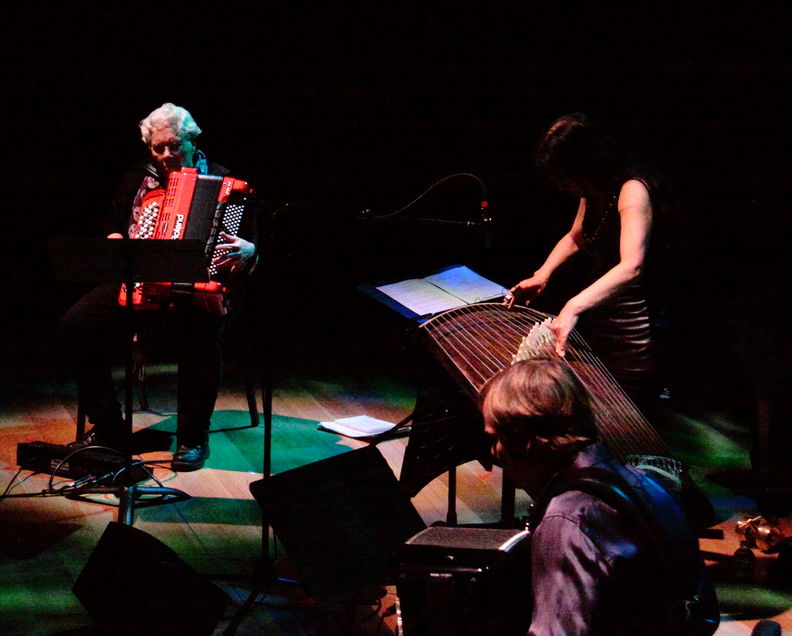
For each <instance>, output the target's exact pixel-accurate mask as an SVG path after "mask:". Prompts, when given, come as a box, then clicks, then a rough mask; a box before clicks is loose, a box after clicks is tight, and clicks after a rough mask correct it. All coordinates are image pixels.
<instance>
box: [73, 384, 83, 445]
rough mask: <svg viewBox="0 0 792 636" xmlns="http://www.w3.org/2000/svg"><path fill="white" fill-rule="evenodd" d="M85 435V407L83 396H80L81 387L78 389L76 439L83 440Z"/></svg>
mask: <svg viewBox="0 0 792 636" xmlns="http://www.w3.org/2000/svg"><path fill="white" fill-rule="evenodd" d="M83 437H85V409H84V408H83V404H82V397H81V396H80V391H79V389H78V390H77V437H76V438H75V439H76V440H81V439H82V438H83Z"/></svg>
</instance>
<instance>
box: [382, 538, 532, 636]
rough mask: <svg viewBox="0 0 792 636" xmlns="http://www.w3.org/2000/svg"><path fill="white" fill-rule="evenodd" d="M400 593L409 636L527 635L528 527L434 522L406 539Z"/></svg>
mask: <svg viewBox="0 0 792 636" xmlns="http://www.w3.org/2000/svg"><path fill="white" fill-rule="evenodd" d="M399 561H400V565H399V578H398V583H397V586H396V587H397V592H398V596H399V611H400V614H401V623H402V626H403V630H404V631H403V633H404V634H405V636H452V635H454V636H457V635H468V636H478V635H479V634H503V635H511V634H514V635H515V636H516V635H517V634H526V633H527V632H528V627H529V625H530V621H531V609H530V608H531V576H530V574H531V562H530V536H529V534H528V531H527V530H507V529H496V528H465V527H432V528H427V529H426V530H424V531H422V532H419V533H418V534H417V535H415V536H414V537H412V538H410V539H409V540H408V541H407V542H405V544H404V546H403V547H402V549H401V550H400V554H399Z"/></svg>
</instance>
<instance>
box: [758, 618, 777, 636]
mask: <svg viewBox="0 0 792 636" xmlns="http://www.w3.org/2000/svg"><path fill="white" fill-rule="evenodd" d="M751 636H781V625H779V624H778V623H776V622H775V621H769V620H761V621H759V622H758V623H757V624H756V625H754V628H753V630H752V631H751Z"/></svg>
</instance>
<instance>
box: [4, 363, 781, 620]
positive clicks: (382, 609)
mask: <svg viewBox="0 0 792 636" xmlns="http://www.w3.org/2000/svg"><path fill="white" fill-rule="evenodd" d="M39 362H42V361H41V360H39ZM44 362H46V361H44ZM346 362H347V363H348V364H344V363H338V362H336V363H334V364H332V365H323V364H321V363H320V362H316V361H315V362H313V363H310V364H293V365H290V368H288V369H277V370H276V373H275V392H274V401H273V413H274V423H273V448H272V461H273V472H274V473H279V472H282V471H284V470H289V469H291V468H296V467H298V466H302V465H305V464H310V463H311V462H314V461H318V460H320V459H323V458H325V457H330V456H332V455H336V454H339V453H341V452H346V451H348V450H350V449H353V448H357V447H360V446H362V444H361V443H360V442H357V441H355V440H352V439H350V438H346V437H342V436H338V435H335V434H331V433H327V432H321V431H319V430H317V423H318V422H320V421H324V420H331V419H334V418H339V417H346V416H352V415H362V414H367V415H370V416H373V417H376V418H380V419H384V420H388V421H391V422H397V421H399V420H401V419H402V418H403V417H405V416H406V415H408V414H409V413H410V412H411V411H412V409H413V407H414V404H415V396H416V387H415V385H414V384H413V382H412V381H411V380H410V379H409V377H407V378H406V377H405V374H400V373H395V374H394V373H390V372H389V371H388V369H387V365H384V366H382V367H381V369H379V370H378V365H377V364H374V363H372V361H368V363H366V364H359V363H358V362H356V361H355V360H353V359H350V360H347V361H346ZM46 366H47V365H46V364H37V365H29V364H21V365H19V366H15V367H9V366H7V367H6V368H5V370H4V374H3V375H4V379H3V385H2V389H0V394H2V406H1V407H0V474H1V475H2V479H1V480H0V492H1V491H2V490H7V492H6V495H7V496H6V497H5V498H4V499H3V500H1V501H0V534H2V541H0V550H2V556H3V559H2V562H0V590H2V593H0V633H2V634H26V635H34V634H42V635H44V634H47V635H49V634H81V633H91V632H90V625H91V622H92V621H91V618H90V616H89V615H88V614H87V612H86V611H85V610H84V609H83V607H82V606H81V605H80V603H79V602H78V600H77V599H76V598H75V596H74V595H73V593H72V591H71V588H72V585H73V584H74V581H75V579H76V578H77V576H78V575H79V574H80V572H81V571H82V569H83V567H84V566H85V563H86V561H87V559H88V557H89V556H90V555H91V553H92V551H93V550H94V548H95V546H96V544H97V542H98V540H99V538H100V537H101V536H102V534H103V532H104V531H105V529H106V527H107V525H108V523H109V522H111V521H113V520H115V519H116V516H117V507H116V505H115V503H116V500H115V498H114V497H112V496H110V495H97V496H95V502H85V501H74V500H70V499H66V498H64V497H62V496H49V497H44V496H22V495H35V494H37V493H41V492H42V491H44V490H46V489H47V488H48V484H49V481H50V477H49V476H48V475H44V474H31V473H30V472H29V471H22V472H21V473H19V474H17V471H18V466H17V460H16V451H17V444H19V443H21V442H30V441H47V442H52V443H57V444H65V443H67V442H69V441H71V440H72V439H73V438H74V421H75V412H76V403H75V391H74V386H73V384H71V383H70V382H69V381H68V379H67V378H66V377H64V376H63V375H62V374H59V373H54V372H52V370H51V369H50V372H44V373H42V372H41V371H40V369H41V368H46ZM172 372H173V369H172V367H169V366H167V365H153V366H151V367H150V368H149V391H150V401H151V408H152V409H153V410H152V411H149V412H140V413H136V415H135V429H136V431H148V433H149V434H151V437H152V439H159V440H160V441H161V440H165V442H166V443H171V444H172V439H171V437H169V436H168V435H169V433H172V432H173V430H174V429H175V417H174V409H175V401H174V398H173V386H172ZM675 408H676V405H674V404H673V400H672V408H671V411H672V417H670V418H669V422H670V424H669V425H667V427H666V429H665V430H663V431H661V432H662V433H663V435H664V436H666V439H667V441H668V442H669V444H670V445H671V447H672V449H674V451H675V452H676V453H677V454H678V456H680V458H681V459H683V460H684V461H686V462H687V463H688V464H689V465H690V466H691V472H692V475H693V477H694V478H695V479H696V480H697V481H698V482H699V483H700V484H701V485H702V488H703V490H704V491H705V492H706V494H707V495H708V497H709V498H710V500H711V502H712V503H713V505H714V507H715V509H716V512H717V514H718V519H719V522H718V524H717V526H715V527H716V528H717V529H720V530H722V531H723V534H724V538H723V539H703V540H702V549H703V550H705V551H706V552H707V553H708V556H709V557H710V559H711V561H710V562H711V564H712V566H713V573H714V575H715V577H716V580H717V584H718V591H719V595H720V598H721V603H722V610H723V620H722V624H721V627H720V628H719V630H718V634H719V635H732V634H734V635H737V634H749V633H750V632H751V629H752V627H753V625H755V624H756V622H757V621H758V620H760V619H762V618H772V619H775V620H778V621H779V622H780V623H781V624H782V626H783V628H784V630H785V631H784V633H790V634H792V610H791V609H790V608H792V590H790V589H789V588H788V587H784V586H783V585H780V584H777V583H776V582H775V580H774V578H773V573H774V571H775V570H776V569H777V568H775V566H776V557H774V556H769V555H763V554H761V553H759V552H758V551H757V553H756V554H757V556H758V566H757V576H756V577H755V579H754V580H751V581H743V582H739V581H736V580H734V578H733V577H732V576H731V575H730V567H729V565H730V557H731V555H732V553H733V552H734V551H735V549H736V548H737V546H738V539H737V536H736V534H735V532H734V528H735V522H736V521H737V520H738V519H740V518H741V517H743V516H744V515H752V514H754V513H755V512H756V503H755V501H754V500H753V499H751V498H750V497H748V496H745V495H741V494H739V493H738V492H736V490H735V489H733V488H730V486H729V485H728V484H727V483H725V482H724V480H722V479H721V480H718V479H716V473H717V474H718V475H722V474H726V473H729V472H731V473H740V472H741V471H746V470H747V469H748V467H749V460H748V447H749V445H750V438H751V436H750V432H749V431H747V429H746V427H745V426H744V425H743V424H742V423H741V422H739V421H736V420H735V419H734V418H732V417H731V416H730V414H728V413H726V414H724V413H720V412H716V411H713V412H701V411H700V410H697V411H696V412H687V411H685V410H684V409H683V410H674V409H675ZM247 418H248V414H247V407H246V403H245V400H244V393H243V391H242V390H241V381H240V377H239V374H238V373H235V372H234V369H233V368H232V369H229V371H228V372H227V374H226V377H225V379H224V381H223V385H222V390H221V393H220V397H219V399H218V403H217V407H216V412H215V416H214V418H213V429H218V430H217V432H214V433H213V434H212V435H211V449H212V456H211V458H210V459H209V461H208V463H207V466H206V467H205V468H204V469H202V470H200V471H197V472H194V473H187V474H176V473H173V472H171V471H170V470H169V469H168V467H167V463H162V464H161V465H159V466H156V467H154V468H153V470H154V474H155V475H156V477H157V478H158V479H159V480H160V481H161V482H162V483H163V484H164V485H166V486H168V487H172V488H177V489H179V490H182V491H184V492H186V493H188V494H189V495H190V496H191V498H190V499H189V500H186V501H182V502H176V503H170V504H167V505H163V506H154V507H147V508H143V507H140V508H137V509H136V511H135V513H136V515H135V523H134V526H135V527H136V528H137V529H139V530H142V531H144V532H145V533H147V534H149V535H151V536H153V537H155V538H156V539H158V540H159V541H161V542H162V543H164V544H165V545H167V546H168V547H170V548H171V549H173V550H174V551H175V552H176V553H177V554H178V555H179V556H180V557H181V558H182V559H183V560H184V561H186V562H187V563H188V564H189V565H190V566H191V567H192V568H193V569H194V570H195V571H196V572H198V573H200V574H202V575H205V576H206V577H209V578H211V580H212V581H214V582H215V584H217V585H219V586H220V587H222V588H223V589H225V590H226V591H227V592H228V593H229V594H230V595H231V597H232V599H233V601H234V604H233V605H231V606H229V608H228V610H227V613H226V617H225V619H224V620H223V621H221V622H220V623H219V624H218V626H217V628H216V630H215V631H216V633H218V634H219V633H223V631H224V630H225V629H226V627H227V626H228V625H229V622H230V619H231V618H232V617H233V616H234V614H235V612H236V611H237V610H238V609H239V607H240V605H241V604H242V602H243V601H244V600H245V599H246V598H247V596H248V594H249V591H250V590H251V589H252V587H253V583H252V578H251V575H252V573H253V571H254V568H255V566H256V564H257V563H258V562H259V557H260V555H261V542H262V530H261V521H260V510H259V507H258V505H257V504H256V502H255V501H254V500H253V499H252V497H251V494H250V491H249V484H250V483H251V482H253V481H256V480H258V479H260V478H261V471H262V454H263V451H262V428H261V427H259V428H256V429H253V428H248V429H239V430H230V431H221V430H219V429H224V428H235V427H237V426H244V424H245V423H246V421H247ZM138 435H139V433H138ZM405 445H406V439H405V438H397V439H392V440H389V441H386V442H383V443H381V444H379V445H378V448H379V450H380V452H381V453H382V455H383V456H384V457H385V458H386V460H387V462H388V464H389V465H390V466H391V468H392V470H393V471H394V474H395V475H396V476H398V475H399V470H400V465H401V462H402V457H403V454H404V449H405ZM169 457H170V452H169V451H167V450H159V451H152V452H147V453H144V454H143V455H142V458H143V459H144V460H146V461H152V462H155V461H156V460H163V461H165V460H167V459H168V458H169ZM67 481H69V480H66V479H63V478H56V479H54V481H53V484H54V485H55V486H56V487H61V486H63V484H64V483H66V482H67ZM294 496H295V497H299V496H300V493H299V492H295V493H294ZM527 503H528V500H527V498H526V497H525V496H524V495H518V506H521V507H522V506H525V505H527ZM413 504H414V505H415V507H416V509H417V510H418V512H419V513H420V515H421V517H422V519H423V520H424V522H425V523H427V524H429V523H432V522H434V521H438V520H442V519H444V518H445V515H446V509H447V479H446V477H445V476H443V477H440V478H438V479H435V480H434V481H433V482H432V483H430V484H429V485H428V486H427V487H425V488H424V489H423V490H422V491H421V492H420V493H419V494H418V495H417V496H416V497H415V498H414V499H413ZM456 506H457V511H458V515H459V522H460V523H478V522H492V521H496V520H497V519H498V518H499V506H500V474H499V471H498V469H497V468H495V469H494V470H493V471H492V472H489V471H487V470H485V469H484V468H483V467H482V466H481V465H479V464H478V463H476V462H471V463H468V464H465V465H463V466H461V467H460V468H459V469H458V496H457V500H456ZM313 531H317V532H321V528H315V529H313ZM270 553H271V554H273V555H275V556H276V558H277V560H278V567H279V568H282V570H281V571H280V572H278V573H279V574H283V575H285V576H283V578H288V577H289V576H290V575H293V574H294V572H292V571H291V570H290V567H289V563H288V555H286V554H284V553H283V548H282V546H280V544H279V543H278V542H277V541H276V540H271V541H270ZM120 575H122V573H120ZM647 576H651V573H647ZM297 578H299V577H297ZM109 584H110V583H109ZM157 584H158V583H157V581H151V585H152V586H155V587H156V586H157ZM383 591H384V596H383V597H382V598H381V599H379V601H378V602H374V599H371V601H372V602H371V605H368V606H359V607H357V608H356V610H355V612H356V613H355V615H354V616H351V617H350V616H349V615H348V614H346V613H345V611H344V608H343V607H340V606H333V605H328V604H323V603H319V602H316V601H314V600H312V599H311V598H310V597H308V596H307V595H306V594H305V593H304V592H303V591H302V590H301V589H300V587H299V585H297V584H294V583H287V582H281V583H279V584H277V585H276V586H274V587H273V588H272V590H271V593H270V594H269V595H268V596H266V597H260V598H258V599H257V601H256V603H255V605H254V607H253V608H252V610H251V611H250V612H248V613H246V614H245V616H244V618H243V620H242V621H241V623H240V624H239V627H238V629H237V630H236V633H239V634H253V633H271V634H334V633H338V634H341V633H344V632H345V630H346V628H347V627H348V626H349V625H350V624H351V625H353V628H352V632H353V633H360V634H393V633H395V629H396V620H395V616H394V614H393V607H394V604H395V601H396V597H395V589H394V588H393V587H386V588H384V590H383ZM159 593H160V594H161V595H163V596H168V595H169V594H170V593H171V592H170V591H169V590H168V589H161V590H159ZM349 621H351V623H350V622H349Z"/></svg>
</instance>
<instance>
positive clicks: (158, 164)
mask: <svg viewBox="0 0 792 636" xmlns="http://www.w3.org/2000/svg"><path fill="white" fill-rule="evenodd" d="M140 133H141V138H142V140H143V143H144V144H146V147H147V148H148V154H149V160H148V161H146V162H145V163H142V164H139V165H136V166H134V167H133V168H132V169H131V170H130V171H129V172H128V173H127V175H126V176H125V178H124V179H123V181H122V183H121V185H120V187H119V188H118V192H117V194H116V197H115V200H114V201H113V205H112V209H111V213H110V214H109V215H108V217H107V219H106V224H105V228H104V229H105V236H107V237H108V238H123V237H125V236H128V237H130V238H136V234H135V232H136V228H137V221H138V218H139V216H140V213H141V210H142V209H143V207H144V205H145V204H146V202H147V201H151V200H152V198H151V197H156V196H162V194H163V191H164V190H165V189H166V187H167V182H168V177H169V175H170V174H171V173H172V172H174V171H178V170H180V169H181V168H195V169H196V170H197V172H198V173H199V174H212V175H218V176H226V175H228V174H229V170H228V169H227V168H225V167H223V166H221V165H219V164H215V163H212V162H209V161H208V160H207V158H206V156H205V155H204V153H203V152H202V151H201V150H199V149H198V147H197V141H198V136H199V135H200V134H201V129H200V127H199V126H198V124H197V123H196V122H195V119H194V118H193V116H192V115H191V114H190V113H189V111H187V110H186V109H184V108H182V107H180V106H176V105H175V104H171V103H165V104H163V105H162V106H160V107H159V108H157V109H156V110H154V111H152V112H151V113H150V114H149V115H148V116H147V117H145V118H144V119H143V120H142V121H141V122H140ZM221 237H222V239H223V241H224V243H225V249H224V250H223V254H222V255H220V256H218V257H216V259H215V265H216V266H217V267H218V268H219V269H225V270H229V271H234V272H235V273H237V274H239V273H244V272H245V271H249V270H251V269H252V268H253V266H254V265H255V262H256V258H257V257H256V246H255V244H254V243H253V242H252V240H248V239H251V238H252V237H248V239H246V238H243V237H240V236H230V235H227V234H224V233H222V234H221ZM118 291H119V290H118V284H117V283H108V284H104V285H100V286H99V287H97V288H96V289H94V290H93V291H91V292H89V293H88V294H87V295H86V296H84V297H83V298H82V299H80V300H79V301H78V302H77V303H76V304H75V305H74V306H73V307H71V308H70V309H69V310H68V311H67V312H66V314H65V315H64V317H63V319H62V321H61V325H62V329H63V335H64V338H63V341H64V346H65V348H66V353H67V354H68V362H69V363H70V364H72V365H73V366H74V367H75V372H76V376H77V381H78V384H79V389H80V399H81V402H82V405H83V408H84V409H85V412H86V414H87V415H88V418H89V419H90V421H91V423H92V424H93V428H92V430H91V431H89V433H88V434H87V435H86V437H85V438H84V439H82V440H77V441H76V442H74V443H73V444H72V446H77V447H84V446H89V445H100V446H109V447H115V448H125V442H124V434H125V430H126V429H125V426H124V420H123V417H122V415H121V406H120V404H119V402H118V399H117V397H116V389H115V386H114V384H113V380H112V375H111V370H112V364H113V363H114V361H115V354H117V353H118V352H120V351H122V350H123V349H122V347H123V346H124V343H125V342H126V337H127V331H126V329H127V327H126V323H125V320H124V319H123V315H122V314H123V308H122V307H120V306H119V303H118ZM172 305H173V307H171V308H169V309H163V310H157V311H146V312H137V313H138V314H140V315H138V316H137V318H138V323H139V324H138V328H139V329H141V330H142V331H144V332H146V326H147V324H150V326H153V327H154V329H155V330H156V332H158V333H159V334H163V333H167V334H168V338H167V341H168V342H167V344H168V345H173V346H174V347H175V350H176V352H177V356H178V363H179V373H178V424H177V437H178V441H177V449H176V452H175V454H174V457H173V462H172V467H173V469H174V470H177V471H191V470H197V469H199V468H201V467H203V465H204V463H205V461H206V459H207V458H208V457H209V443H208V430H209V423H210V417H211V415H212V411H213V410H214V404H215V400H216V397H217V389H218V385H219V381H220V372H221V366H222V351H221V346H220V341H219V336H220V332H221V328H222V320H223V319H222V317H221V316H218V315H215V314H213V313H211V312H209V311H207V310H206V308H205V307H202V306H201V305H200V304H199V303H195V302H192V300H191V299H190V298H189V297H188V298H186V299H177V298H176V297H175V296H174V302H173V303H172ZM168 324H171V325H172V328H171V329H168V328H167V325H168Z"/></svg>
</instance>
